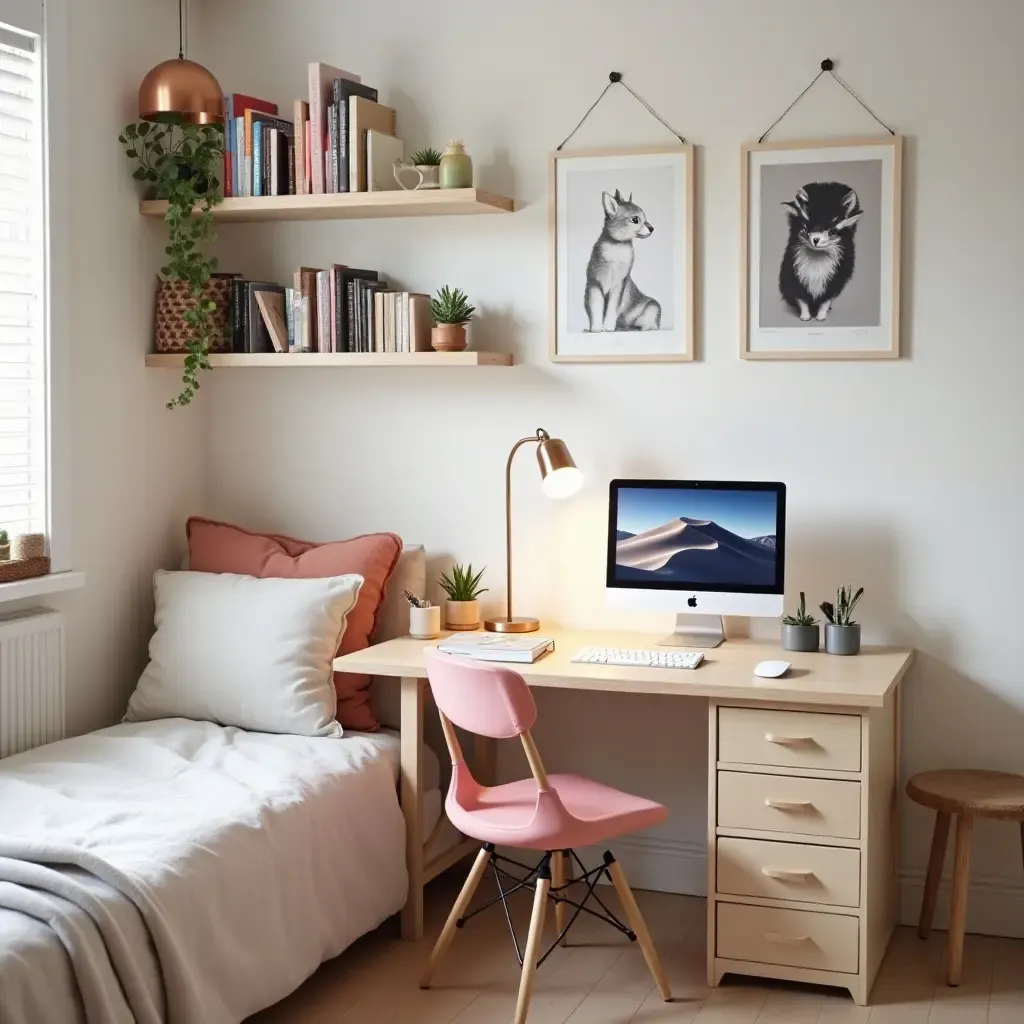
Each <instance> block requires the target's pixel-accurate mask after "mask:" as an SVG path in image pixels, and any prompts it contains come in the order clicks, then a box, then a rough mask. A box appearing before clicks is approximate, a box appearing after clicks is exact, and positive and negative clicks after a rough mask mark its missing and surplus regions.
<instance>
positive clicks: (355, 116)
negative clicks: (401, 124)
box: [348, 96, 396, 192]
mask: <svg viewBox="0 0 1024 1024" xmlns="http://www.w3.org/2000/svg"><path fill="white" fill-rule="evenodd" d="M348 124H349V127H348V148H349V160H348V183H349V191H350V192H365V191H366V133H367V132H368V131H370V130H371V129H372V130H373V131H376V132H380V133H381V134H383V135H394V134H395V124H396V119H395V111H394V108H393V107H386V106H384V104H383V103H376V102H374V101H373V100H368V99H366V98H365V97H363V96H350V97H349V99H348Z"/></svg>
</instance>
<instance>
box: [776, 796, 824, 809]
mask: <svg viewBox="0 0 1024 1024" xmlns="http://www.w3.org/2000/svg"><path fill="white" fill-rule="evenodd" d="M764 805H765V807H771V808H772V809H773V810H776V811H809V810H811V809H812V808H813V807H814V804H812V803H811V801H810V800H773V799H772V798H771V797H769V798H768V799H767V800H765V802H764Z"/></svg>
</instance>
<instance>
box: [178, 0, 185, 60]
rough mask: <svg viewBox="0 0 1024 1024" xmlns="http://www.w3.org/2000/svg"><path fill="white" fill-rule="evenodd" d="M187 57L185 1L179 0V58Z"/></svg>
mask: <svg viewBox="0 0 1024 1024" xmlns="http://www.w3.org/2000/svg"><path fill="white" fill-rule="evenodd" d="M184 59H185V3H184V0H178V60H184Z"/></svg>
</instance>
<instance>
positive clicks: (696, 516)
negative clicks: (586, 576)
mask: <svg viewBox="0 0 1024 1024" xmlns="http://www.w3.org/2000/svg"><path fill="white" fill-rule="evenodd" d="M785 513H786V488H785V485H784V484H779V483H753V482H730V481H711V480H613V481H612V485H611V492H610V502H609V527H608V573H607V584H608V586H609V587H615V588H627V589H630V588H634V589H644V590H685V591H690V590H692V591H719V592H724V593H748V594H781V593H782V590H783V580H784V572H783V569H784V564H785V541H786V538H785Z"/></svg>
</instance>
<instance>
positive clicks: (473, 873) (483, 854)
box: [420, 844, 494, 988]
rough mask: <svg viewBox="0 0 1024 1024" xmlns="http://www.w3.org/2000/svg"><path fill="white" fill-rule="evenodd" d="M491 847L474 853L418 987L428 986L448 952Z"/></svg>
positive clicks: (477, 883) (482, 873) (488, 846)
mask: <svg viewBox="0 0 1024 1024" xmlns="http://www.w3.org/2000/svg"><path fill="white" fill-rule="evenodd" d="M493 849H494V847H492V846H491V845H490V844H488V845H487V846H485V847H483V849H482V850H481V851H480V852H479V853H478V854H477V855H476V860H475V861H473V867H472V868H471V869H470V872H469V877H468V878H467V879H466V881H465V884H464V885H463V886H462V892H460V893H459V897H458V899H457V900H456V901H455V906H453V907H452V912H451V913H450V914H449V915H448V920H447V921H445V923H444V928H442V929H441V934H440V936H438V939H437V943H436V944H435V945H434V951H433V952H432V953H431V954H430V960H429V961H428V963H427V968H426V970H425V971H424V972H423V977H421V978H420V988H430V983H431V981H433V979H434V974H435V973H436V972H437V968H438V967H439V966H440V964H441V959H442V957H443V956H444V955H445V953H447V952H448V947H449V946H450V945H451V944H452V939H454V938H455V929H456V928H457V927H458V923H459V918H460V917H462V915H463V914H464V913H465V912H466V908H467V907H468V906H469V903H470V900H472V899H473V893H475V892H476V887H477V886H478V885H479V884H480V879H481V878H483V877H484V871H486V870H487V865H488V863H490V860H491V850H493Z"/></svg>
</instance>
